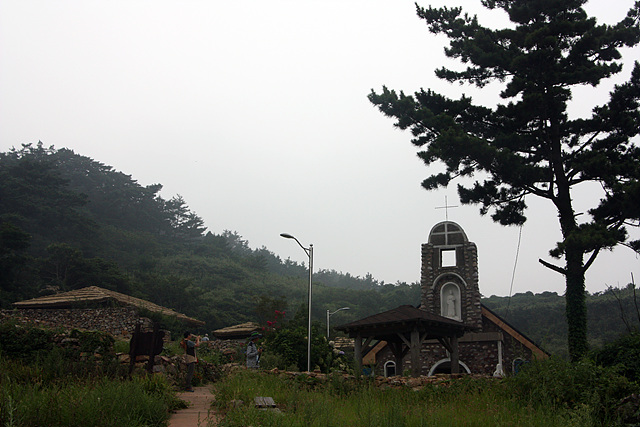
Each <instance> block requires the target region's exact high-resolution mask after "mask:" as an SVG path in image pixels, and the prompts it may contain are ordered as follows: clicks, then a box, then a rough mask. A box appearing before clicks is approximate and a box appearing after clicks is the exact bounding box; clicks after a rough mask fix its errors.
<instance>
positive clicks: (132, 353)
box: [129, 323, 140, 376]
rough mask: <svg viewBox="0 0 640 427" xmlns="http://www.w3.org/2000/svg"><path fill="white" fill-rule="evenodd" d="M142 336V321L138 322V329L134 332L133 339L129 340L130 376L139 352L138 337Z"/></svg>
mask: <svg viewBox="0 0 640 427" xmlns="http://www.w3.org/2000/svg"><path fill="white" fill-rule="evenodd" d="M139 336H140V323H137V324H136V329H135V331H134V332H133V336H132V337H131V341H129V376H131V373H132V372H133V367H134V366H135V364H136V355H137V354H138V337H139Z"/></svg>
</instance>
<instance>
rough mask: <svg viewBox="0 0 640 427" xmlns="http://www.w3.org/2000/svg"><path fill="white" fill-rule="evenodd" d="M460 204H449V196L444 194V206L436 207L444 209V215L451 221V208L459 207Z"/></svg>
mask: <svg viewBox="0 0 640 427" xmlns="http://www.w3.org/2000/svg"><path fill="white" fill-rule="evenodd" d="M457 207H458V205H455V206H449V204H448V203H447V196H444V206H436V207H435V208H436V209H444V217H445V219H446V220H447V221H449V208H457Z"/></svg>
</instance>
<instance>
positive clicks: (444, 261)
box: [420, 221, 482, 329]
mask: <svg viewBox="0 0 640 427" xmlns="http://www.w3.org/2000/svg"><path fill="white" fill-rule="evenodd" d="M420 284H421V288H422V301H421V302H422V304H421V307H420V308H421V309H422V310H425V311H428V312H430V313H434V314H438V315H440V316H443V317H448V318H450V319H454V320H458V321H460V322H464V323H465V324H467V325H469V326H471V327H473V328H478V329H480V328H481V327H482V313H481V306H480V290H479V289H478V250H477V248H476V245H475V243H473V242H470V241H469V239H467V235H466V234H465V232H464V230H463V229H462V227H460V226H459V225H458V224H456V223H455V222H452V221H444V222H441V223H438V224H436V225H435V226H434V227H433V228H432V229H431V232H430V233H429V241H428V243H424V244H423V245H422V274H421V283H420Z"/></svg>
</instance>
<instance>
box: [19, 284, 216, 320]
mask: <svg viewBox="0 0 640 427" xmlns="http://www.w3.org/2000/svg"><path fill="white" fill-rule="evenodd" d="M107 301H114V302H118V303H120V304H124V305H129V306H134V307H138V308H142V309H145V310H149V311H152V312H154V313H160V314H162V315H164V316H172V317H175V318H177V319H178V320H182V321H184V322H186V323H189V324H192V325H204V322H203V321H201V320H198V319H194V318H192V317H189V316H186V315H184V314H182V313H178V312H176V311H173V310H171V309H169V308H166V307H162V306H159V305H157V304H154V303H152V302H149V301H145V300H143V299H140V298H135V297H132V296H129V295H125V294H121V293H119V292H115V291H110V290H108V289H104V288H100V287H98V286H89V287H86V288H82V289H76V290H73V291H69V292H63V293H59V294H54V295H47V296H44V297H40V298H33V299H30V300H26V301H19V302H14V303H13V305H14V306H15V307H16V308H35V309H44V308H70V307H73V306H76V305H78V304H87V303H102V302H107Z"/></svg>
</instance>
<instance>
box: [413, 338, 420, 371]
mask: <svg viewBox="0 0 640 427" xmlns="http://www.w3.org/2000/svg"><path fill="white" fill-rule="evenodd" d="M411 376H412V377H414V378H417V377H419V376H420V332H419V331H418V330H417V329H414V330H413V331H411Z"/></svg>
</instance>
